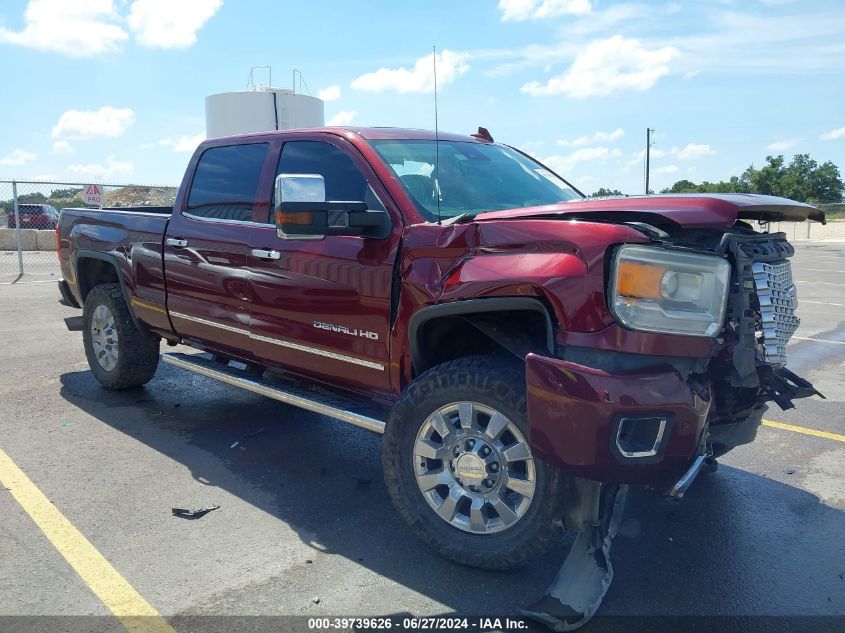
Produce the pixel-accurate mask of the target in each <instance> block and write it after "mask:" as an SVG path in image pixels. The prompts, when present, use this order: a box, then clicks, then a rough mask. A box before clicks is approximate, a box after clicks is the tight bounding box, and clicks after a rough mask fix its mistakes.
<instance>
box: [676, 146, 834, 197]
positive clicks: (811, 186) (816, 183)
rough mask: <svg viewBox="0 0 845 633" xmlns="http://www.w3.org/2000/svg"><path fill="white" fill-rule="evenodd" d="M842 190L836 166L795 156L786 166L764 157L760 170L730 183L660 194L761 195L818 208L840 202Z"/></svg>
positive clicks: (682, 184) (689, 185) (681, 186)
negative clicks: (786, 199)
mask: <svg viewBox="0 0 845 633" xmlns="http://www.w3.org/2000/svg"><path fill="white" fill-rule="evenodd" d="M843 190H845V187H843V183H842V177H841V175H840V173H839V168H838V167H837V166H836V165H834V164H833V163H832V162H830V161H827V162H825V163H822V164H821V165H819V164H818V163H817V162H816V161H815V160H813V159H812V158H810V155H809V154H796V155H795V156H794V157H793V159H792V162H791V163H789V165H787V164H786V161H785V160H784V158H783V156H766V162H765V164H764V165H763V166H762V167H761V168H760V169H757V168H756V167H754V165H750V166H749V167H748V169H746V170H745V171H744V172H743V173H742V175H741V176H732V177H731V178H730V180H727V181H724V180H723V181H719V182H708V181H706V180H705V181H704V182H702V183H700V184H696V183H694V182H692V181H690V180H679V181H678V182H676V183H675V184H674V185H672V186H671V187H669V188H667V189H664V190H663V191H662V192H661V193H761V194H766V195H769V196H782V197H784V198H790V199H792V200H797V201H799V202H811V203H816V204H820V203H835V202H840V201H841V200H842V194H843Z"/></svg>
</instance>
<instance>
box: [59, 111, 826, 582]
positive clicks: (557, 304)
mask: <svg viewBox="0 0 845 633" xmlns="http://www.w3.org/2000/svg"><path fill="white" fill-rule="evenodd" d="M807 218H810V219H813V220H816V221H820V222H824V214H823V213H822V212H821V211H819V210H818V209H815V208H814V207H811V206H808V205H804V204H799V203H796V202H792V201H789V200H785V199H782V198H774V197H768V196H758V195H661V196H644V197H622V198H612V199H598V200H585V199H584V198H583V196H582V195H581V194H580V193H579V192H578V191H577V190H576V189H575V188H574V187H572V186H571V185H569V184H568V183H567V182H566V181H565V180H563V179H562V178H560V177H559V176H558V175H556V174H555V173H554V172H552V171H551V170H550V169H548V168H547V167H545V166H543V165H542V164H540V163H538V162H537V161H536V160H534V159H532V158H530V157H529V156H527V155H525V154H524V153H522V152H520V151H519V150H516V149H514V148H511V147H508V146H506V145H502V144H498V143H495V142H493V141H492V139H491V138H490V137H489V135H486V134H483V133H480V134H478V135H473V136H459V135H453V134H439V136H438V135H435V134H434V133H432V132H427V131H419V130H405V129H381V128H374V129H359V128H321V129H312V130H290V131H282V132H269V133H263V134H254V135H248V136H238V137H230V138H219V139H214V140H209V141H206V142H204V143H202V144H201V145H200V147H199V148H198V149H197V151H196V153H195V154H194V156H193V158H192V159H191V162H190V164H189V166H188V169H187V172H186V174H185V177H184V180H183V181H182V186H181V189H180V191H179V194H178V197H177V200H176V204H175V208H173V209H170V208H167V209H103V210H93V209H64V210H63V211H62V213H61V217H60V225H59V228H58V233H59V258H60V260H61V267H62V275H63V280H62V281H61V282H60V290H61V294H62V297H63V300H64V302H66V303H68V304H71V305H73V306H76V307H82V309H83V323H84V326H83V340H84V347H85V353H86V355H87V357H88V362H89V364H90V366H91V370H92V371H93V373H94V375H95V377H96V378H97V380H98V381H99V382H100V383H102V385H103V386H104V387H106V388H109V389H123V388H128V387H137V386H139V385H143V384H145V383H146V382H148V381H149V380H150V379H152V377H153V375H154V374H155V371H156V367H157V365H158V363H159V361H160V359H161V360H163V361H164V362H167V363H170V364H172V365H175V366H178V367H182V368H184V369H187V370H189V371H193V372H196V373H199V374H202V375H205V376H208V377H211V378H214V379H217V380H221V381H223V382H226V383H229V384H231V385H234V386H237V387H241V388H245V389H250V390H252V391H255V392H257V393H261V394H265V395H267V396H270V397H272V398H276V399H278V400H280V401H283V402H287V403H289V404H292V405H295V406H298V407H302V408H305V409H309V410H313V411H318V412H320V413H323V414H326V415H329V416H332V417H335V418H337V419H339V420H342V421H345V422H348V423H351V424H356V425H358V426H361V427H364V428H367V429H371V430H373V431H377V432H380V433H384V450H383V464H384V470H385V475H386V481H387V486H388V488H389V491H390V495H391V497H392V499H393V502H394V504H395V506H396V508H397V510H398V511H399V513H400V514H401V515H402V517H403V518H404V519H405V521H406V522H407V523H408V525H409V526H410V527H411V529H412V530H413V531H414V532H416V533H417V534H418V535H419V536H420V537H421V538H422V539H423V540H424V541H425V542H427V543H428V544H429V545H430V546H432V547H433V548H435V549H436V550H437V551H439V552H440V553H441V554H443V555H445V556H446V557H448V558H451V559H453V560H456V561H459V562H462V563H466V564H470V565H476V566H480V567H486V568H495V569H506V568H509V567H511V566H514V565H518V564H520V563H522V562H523V561H525V560H526V559H528V558H529V557H531V556H533V555H536V554H537V553H538V552H540V551H541V550H542V549H543V548H544V546H545V545H546V544H548V543H549V542H550V541H551V539H552V538H553V536H554V534H555V533H556V530H557V529H558V528H559V527H560V525H561V524H564V525H567V526H571V527H574V528H576V529H583V528H584V526H590V525H596V523H597V522H600V521H601V516H602V508H603V507H605V505H606V503H605V499H606V498H607V494H609V492H608V491H614V490H618V489H619V488H620V485H621V484H649V485H652V486H661V487H664V488H665V489H666V490H667V491H668V492H669V493H671V494H674V495H675V496H680V495H682V494H683V492H684V491H685V490H686V489H687V487H688V486H689V484H690V482H691V481H692V480H693V479H694V478H695V476H696V475H697V474H698V473H699V471H700V470H702V469H703V468H706V467H707V466H708V464H709V465H711V466H712V465H713V459H714V457H718V456H719V455H721V454H723V453H725V452H726V451H728V450H730V449H731V448H733V447H735V446H737V445H740V444H744V443H747V442H750V441H752V440H753V439H754V437H755V434H756V431H757V428H758V426H759V424H760V421H761V417H762V415H763V412H764V411H765V410H766V403H767V402H769V401H774V402H776V403H777V404H779V405H780V406H781V407H784V408H786V407H790V406H792V400H793V399H795V398H800V397H806V396H809V395H812V394H814V393H816V392H815V390H814V389H813V388H812V386H811V385H810V384H809V383H807V382H806V381H804V380H802V379H801V378H799V377H797V376H795V375H794V374H792V373H791V372H790V371H789V370H788V369H787V368H786V366H785V364H786V344H787V342H788V340H789V338H790V336H791V335H792V334H793V332H794V331H795V329H796V327H797V326H798V322H799V321H798V318H797V317H796V315H795V308H796V295H795V287H794V285H793V282H792V277H791V271H790V263H789V258H790V256H792V254H793V248H792V246H791V245H790V244H789V243H788V242H787V240H786V238H785V236H784V234H782V233H774V234H769V233H766V232H760V231H755V230H754V227H753V226H752V223H753V222H754V221H758V222H760V223H763V225H764V223H765V222H769V221H776V220H787V221H789V220H794V221H803V220H805V219H807ZM161 340H164V341H166V342H167V343H168V344H169V345H176V344H179V343H184V344H188V345H190V346H192V347H195V348H198V349H200V350H203V352H202V353H198V354H178V353H176V354H163V355H161V356H160V354H159V345H160V341H161Z"/></svg>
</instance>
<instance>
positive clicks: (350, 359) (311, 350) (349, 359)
mask: <svg viewBox="0 0 845 633" xmlns="http://www.w3.org/2000/svg"><path fill="white" fill-rule="evenodd" d="M251 337H252V338H253V339H255V340H256V341H261V342H262V343H272V344H273V345H281V346H282V347H287V348H289V349H293V350H296V351H298V352H306V353H308V354H316V355H317V356H324V357H326V358H331V359H333V360H339V361H341V362H344V363H351V364H353V365H360V366H361V367H367V368H369V369H377V370H378V371H384V365H382V364H381V363H376V362H373V361H370V360H364V359H363V358H357V357H355V356H346V355H345V354H338V353H337V352H330V351H328V350H325V349H320V348H318V347H308V346H307V345H300V344H299V343H294V342H292V341H285V340H283V339H278V338H270V337H269V336H261V335H259V334H252V335H251Z"/></svg>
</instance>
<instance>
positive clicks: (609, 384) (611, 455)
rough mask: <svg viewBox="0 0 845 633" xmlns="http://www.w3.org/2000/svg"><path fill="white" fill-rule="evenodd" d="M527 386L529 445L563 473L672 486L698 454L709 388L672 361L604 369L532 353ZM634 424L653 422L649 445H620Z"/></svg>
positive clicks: (623, 481)
mask: <svg viewBox="0 0 845 633" xmlns="http://www.w3.org/2000/svg"><path fill="white" fill-rule="evenodd" d="M526 386H527V393H528V441H529V444H530V445H531V450H532V451H533V452H534V454H535V455H537V456H538V457H540V458H541V459H543V460H544V461H545V462H547V463H549V464H552V465H553V466H555V467H557V468H558V469H560V470H561V471H563V472H566V473H569V474H572V475H577V476H579V477H584V478H586V479H592V480H595V481H602V482H607V483H630V484H652V485H657V486H666V487H670V486H672V485H673V484H674V483H675V482H677V481H678V479H679V477H680V476H681V475H683V474H684V473H685V472H686V471H687V470H688V469H689V468H690V466H691V465H692V464H693V462H694V461H695V459H696V457H697V456H698V455H700V454H701V446H702V436H703V434H704V432H705V429H706V426H707V417H708V413H709V411H710V404H711V392H710V389H709V387H708V386H707V385H704V384H700V383H696V382H694V381H686V380H684V378H683V377H682V376H681V374H680V373H678V371H677V370H676V369H674V368H673V367H671V366H669V365H662V366H659V367H654V368H648V369H637V370H630V371H624V372H620V373H609V372H607V371H604V370H600V369H594V368H591V367H585V366H583V365H578V364H576V363H573V362H570V361H565V360H560V359H556V358H549V357H545V356H539V355H536V354H529V355H528V357H527V358H526ZM632 421H634V422H636V421H644V422H646V423H647V424H650V425H652V426H653V428H654V433H655V440H656V441H655V443H654V446H653V447H651V448H653V450H642V451H628V450H620V449H619V442H620V435H621V433H620V429H621V428H622V429H624V428H628V425H629V424H631V422H632ZM661 421H662V423H660V422H661ZM661 430H662V432H661Z"/></svg>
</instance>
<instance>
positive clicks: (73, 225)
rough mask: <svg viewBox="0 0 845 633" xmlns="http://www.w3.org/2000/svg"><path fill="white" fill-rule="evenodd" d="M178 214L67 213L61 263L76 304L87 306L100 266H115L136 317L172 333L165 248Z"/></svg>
mask: <svg viewBox="0 0 845 633" xmlns="http://www.w3.org/2000/svg"><path fill="white" fill-rule="evenodd" d="M172 211H173V209H172V207H120V208H109V209H82V208H66V209H62V212H61V214H60V215H59V229H58V231H59V260H60V262H61V267H62V275H63V277H64V279H65V280H66V281H67V282H69V284H68V285H69V288H70V292H71V294H72V295H73V297H74V299H75V300H76V301H77V302H78V303H79V304H80V305H81V302H82V296H84V295H85V290H86V284H87V283H88V280H86V278H85V276H86V271H89V272H90V274H93V272H94V271H96V270H97V266H99V265H101V264H103V263H110V264H113V265H114V268H115V269H116V270H117V271H118V278H117V279H116V280H115V281H118V282H119V283H120V284H121V285H122V286H123V289H124V292H125V294H126V298H127V301H128V302H129V303H130V306H131V307H132V309H133V311H134V313H135V315H136V316H137V317H138V318H139V319H141V320H143V321H144V322H145V323H148V324H149V325H151V326H152V327H156V328H161V329H163V330H165V331H169V330H170V322H169V320H168V319H167V315H166V312H165V287H164V267H163V263H162V247H163V241H164V234H165V231H166V230H167V224H168V222H169V221H170V214H171V213H172ZM80 262H84V265H80ZM77 275H78V278H77Z"/></svg>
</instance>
